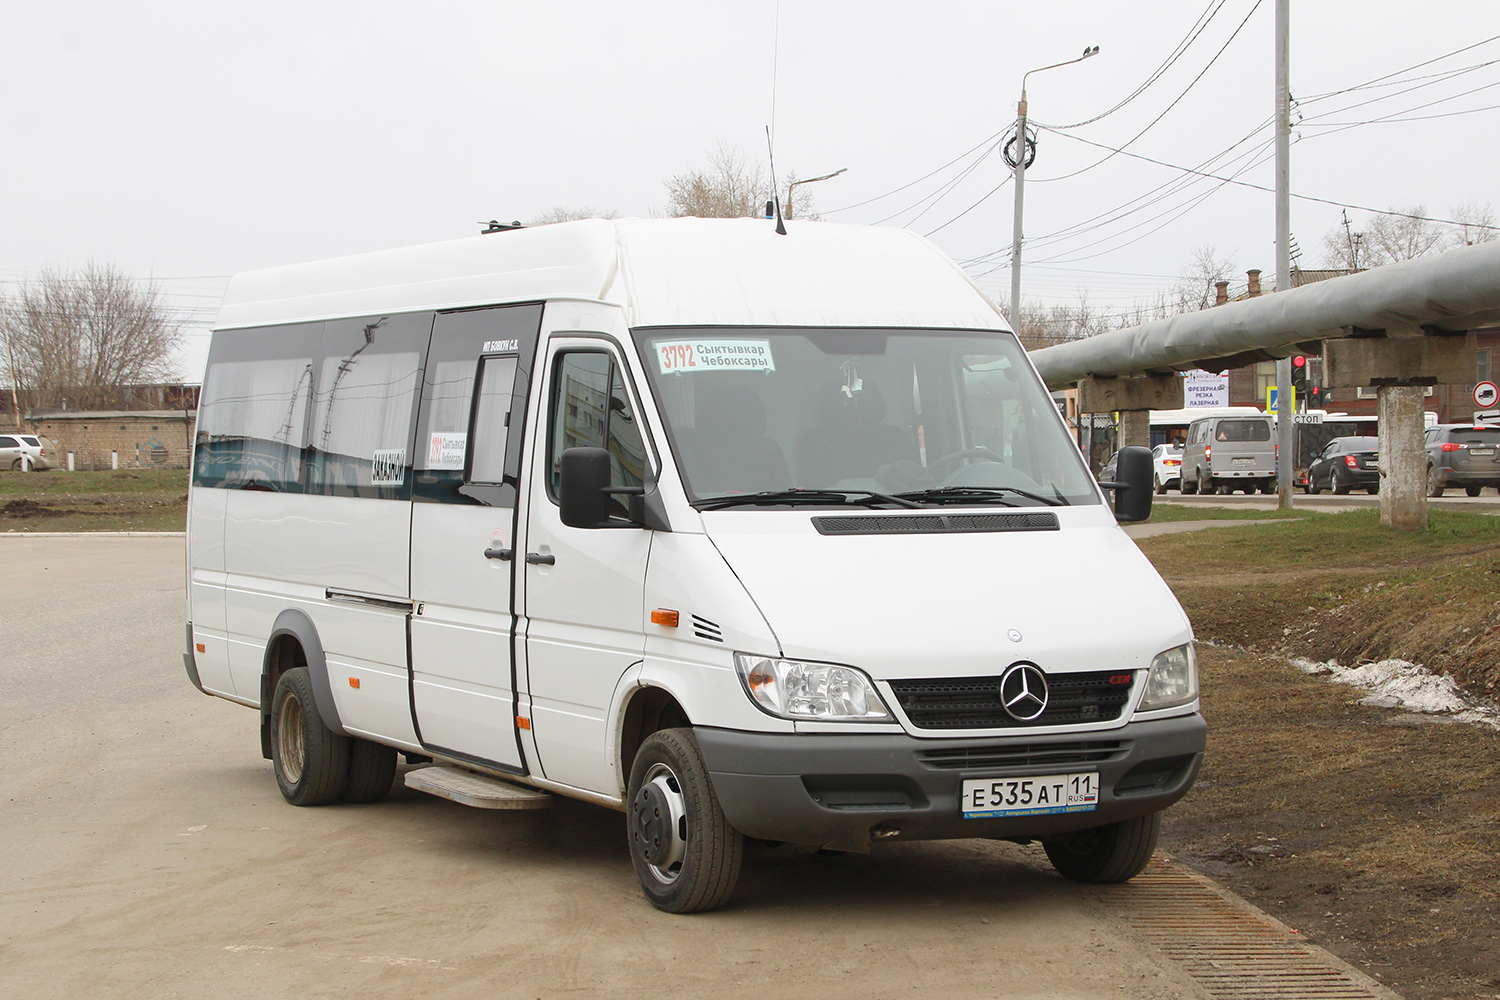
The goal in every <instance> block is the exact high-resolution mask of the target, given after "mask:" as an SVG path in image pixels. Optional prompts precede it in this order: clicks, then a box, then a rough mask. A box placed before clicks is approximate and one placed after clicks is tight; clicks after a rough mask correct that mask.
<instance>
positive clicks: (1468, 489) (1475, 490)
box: [1464, 486, 1484, 497]
mask: <svg viewBox="0 0 1500 1000" xmlns="http://www.w3.org/2000/svg"><path fill="white" fill-rule="evenodd" d="M1482 489H1484V487H1483V486H1465V487H1464V492H1465V493H1467V494H1468V495H1469V496H1471V497H1477V496H1478V495H1479V491H1480V490H1482Z"/></svg>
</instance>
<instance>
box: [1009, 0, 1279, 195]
mask: <svg viewBox="0 0 1500 1000" xmlns="http://www.w3.org/2000/svg"><path fill="white" fill-rule="evenodd" d="M1262 2H1263V0H1255V5H1254V6H1253V7H1251V8H1250V13H1248V14H1246V15H1245V19H1244V20H1243V21H1241V22H1240V23H1239V26H1238V27H1236V28H1235V29H1234V31H1233V32H1232V33H1231V34H1230V36H1229V38H1228V39H1226V40H1225V42H1224V44H1223V45H1222V46H1220V47H1219V51H1218V52H1215V53H1214V57H1213V58H1212V59H1210V60H1209V61H1208V65H1207V66H1204V67H1203V69H1202V70H1200V71H1199V73H1198V75H1197V76H1195V77H1193V82H1192V83H1189V84H1188V85H1187V88H1186V89H1185V90H1183V92H1182V93H1180V94H1178V95H1177V99H1176V100H1174V101H1173V102H1172V103H1171V104H1168V105H1167V107H1166V110H1164V111H1162V113H1161V114H1159V115H1157V116H1156V117H1155V118H1153V119H1151V123H1150V124H1149V125H1147V126H1146V127H1145V128H1143V129H1141V130H1140V131H1139V132H1137V133H1136V134H1135V135H1133V136H1131V137H1130V139H1129V140H1128V141H1126V143H1125V145H1124V146H1121V147H1120V151H1122V152H1123V151H1124V149H1125V147H1126V146H1129V145H1130V144H1131V143H1133V142H1135V141H1136V140H1137V139H1139V138H1140V137H1141V136H1143V135H1145V134H1146V133H1147V132H1149V131H1151V129H1152V128H1154V127H1155V126H1156V123H1157V122H1159V121H1161V120H1162V119H1163V118H1165V117H1166V116H1167V114H1168V113H1169V112H1170V111H1171V110H1172V109H1173V108H1175V107H1177V105H1178V104H1179V103H1181V102H1182V99H1183V98H1184V97H1187V95H1188V94H1189V93H1191V92H1192V89H1193V88H1194V87H1196V86H1198V81H1200V80H1202V79H1203V76H1204V74H1205V73H1207V72H1208V71H1209V70H1211V69H1213V67H1214V63H1216V62H1218V61H1219V57H1220V56H1222V55H1223V54H1224V51H1225V49H1228V48H1229V46H1230V44H1231V43H1233V42H1234V40H1235V39H1236V38H1237V37H1239V33H1240V32H1241V31H1242V30H1243V29H1244V27H1245V25H1246V24H1248V23H1250V18H1251V17H1253V16H1254V15H1255V12H1256V11H1257V10H1259V9H1260V5H1261V3H1262ZM1039 127H1043V128H1045V127H1046V126H1039ZM1048 131H1049V132H1055V131H1056V130H1055V129H1048ZM1056 134H1058V135H1065V134H1067V133H1064V132H1056ZM1074 138H1076V137H1074ZM1105 148H1109V147H1105ZM1113 156H1114V154H1113V153H1111V154H1110V155H1109V156H1106V157H1104V158H1103V159H1100V160H1097V161H1095V162H1094V163H1090V164H1089V165H1088V166H1086V167H1083V168H1081V169H1078V170H1074V171H1073V172H1072V173H1067V174H1061V175H1059V176H1057V177H1040V178H1037V179H1036V183H1038V184H1046V183H1049V182H1051V181H1061V180H1067V179H1068V178H1069V177H1077V176H1078V175H1079V174H1082V173H1086V172H1087V171H1090V170H1093V169H1094V168H1095V167H1097V166H1099V165H1100V164H1103V163H1105V162H1107V161H1109V160H1110V159H1111V158H1113Z"/></svg>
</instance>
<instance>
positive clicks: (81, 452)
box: [26, 410, 197, 469]
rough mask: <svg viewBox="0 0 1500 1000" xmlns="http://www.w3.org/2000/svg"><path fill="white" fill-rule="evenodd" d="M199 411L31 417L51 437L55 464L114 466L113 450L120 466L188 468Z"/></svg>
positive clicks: (31, 425)
mask: <svg viewBox="0 0 1500 1000" xmlns="http://www.w3.org/2000/svg"><path fill="white" fill-rule="evenodd" d="M196 417H197V414H195V413H192V412H189V413H183V412H182V411H181V410H154V411H152V410H146V411H129V410H122V411H110V412H92V413H85V412H77V413H58V412H55V411H54V412H51V413H35V412H33V413H32V414H30V415H28V416H27V418H26V429H27V431H28V433H32V434H38V435H40V436H42V437H44V438H47V439H49V440H50V441H51V445H50V446H49V447H48V450H47V457H48V458H49V459H50V460H51V461H52V467H53V468H54V469H66V468H67V467H68V465H67V463H68V453H69V452H72V454H73V463H74V468H76V469H108V468H111V462H112V453H114V454H118V455H119V463H120V468H122V469H139V468H147V469H150V468H157V469H185V468H187V467H188V466H189V464H191V461H192V441H193V433H194V431H195V430H196V422H197V421H196Z"/></svg>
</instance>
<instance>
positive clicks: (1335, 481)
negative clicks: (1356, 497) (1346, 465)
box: [1329, 468, 1349, 497]
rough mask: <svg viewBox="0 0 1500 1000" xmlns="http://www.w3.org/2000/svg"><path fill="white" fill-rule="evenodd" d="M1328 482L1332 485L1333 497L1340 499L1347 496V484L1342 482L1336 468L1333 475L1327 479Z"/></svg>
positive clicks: (1342, 479)
mask: <svg viewBox="0 0 1500 1000" xmlns="http://www.w3.org/2000/svg"><path fill="white" fill-rule="evenodd" d="M1329 481H1330V482H1331V483H1332V485H1333V492H1334V494H1335V495H1337V496H1341V497H1342V496H1348V495H1349V484H1348V483H1347V482H1345V481H1344V477H1343V476H1340V475H1339V470H1338V469H1337V468H1335V469H1334V470H1333V475H1332V476H1331V477H1329Z"/></svg>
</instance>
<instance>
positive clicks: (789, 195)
mask: <svg viewBox="0 0 1500 1000" xmlns="http://www.w3.org/2000/svg"><path fill="white" fill-rule="evenodd" d="M848 169H849V168H848V167H839V168H838V169H837V170H835V171H834V172H833V173H831V174H824V175H823V176H822V177H809V178H808V179H807V180H805V181H792V182H791V183H790V184H788V185H787V186H786V217H787V218H788V219H790V218H791V217H792V189H793V188H795V187H796V186H797V185H798V184H811V183H813V182H814V181H826V180H828V179H829V178H832V177H837V176H838V175H839V174H841V173H843V172H844V171H846V170H848Z"/></svg>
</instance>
